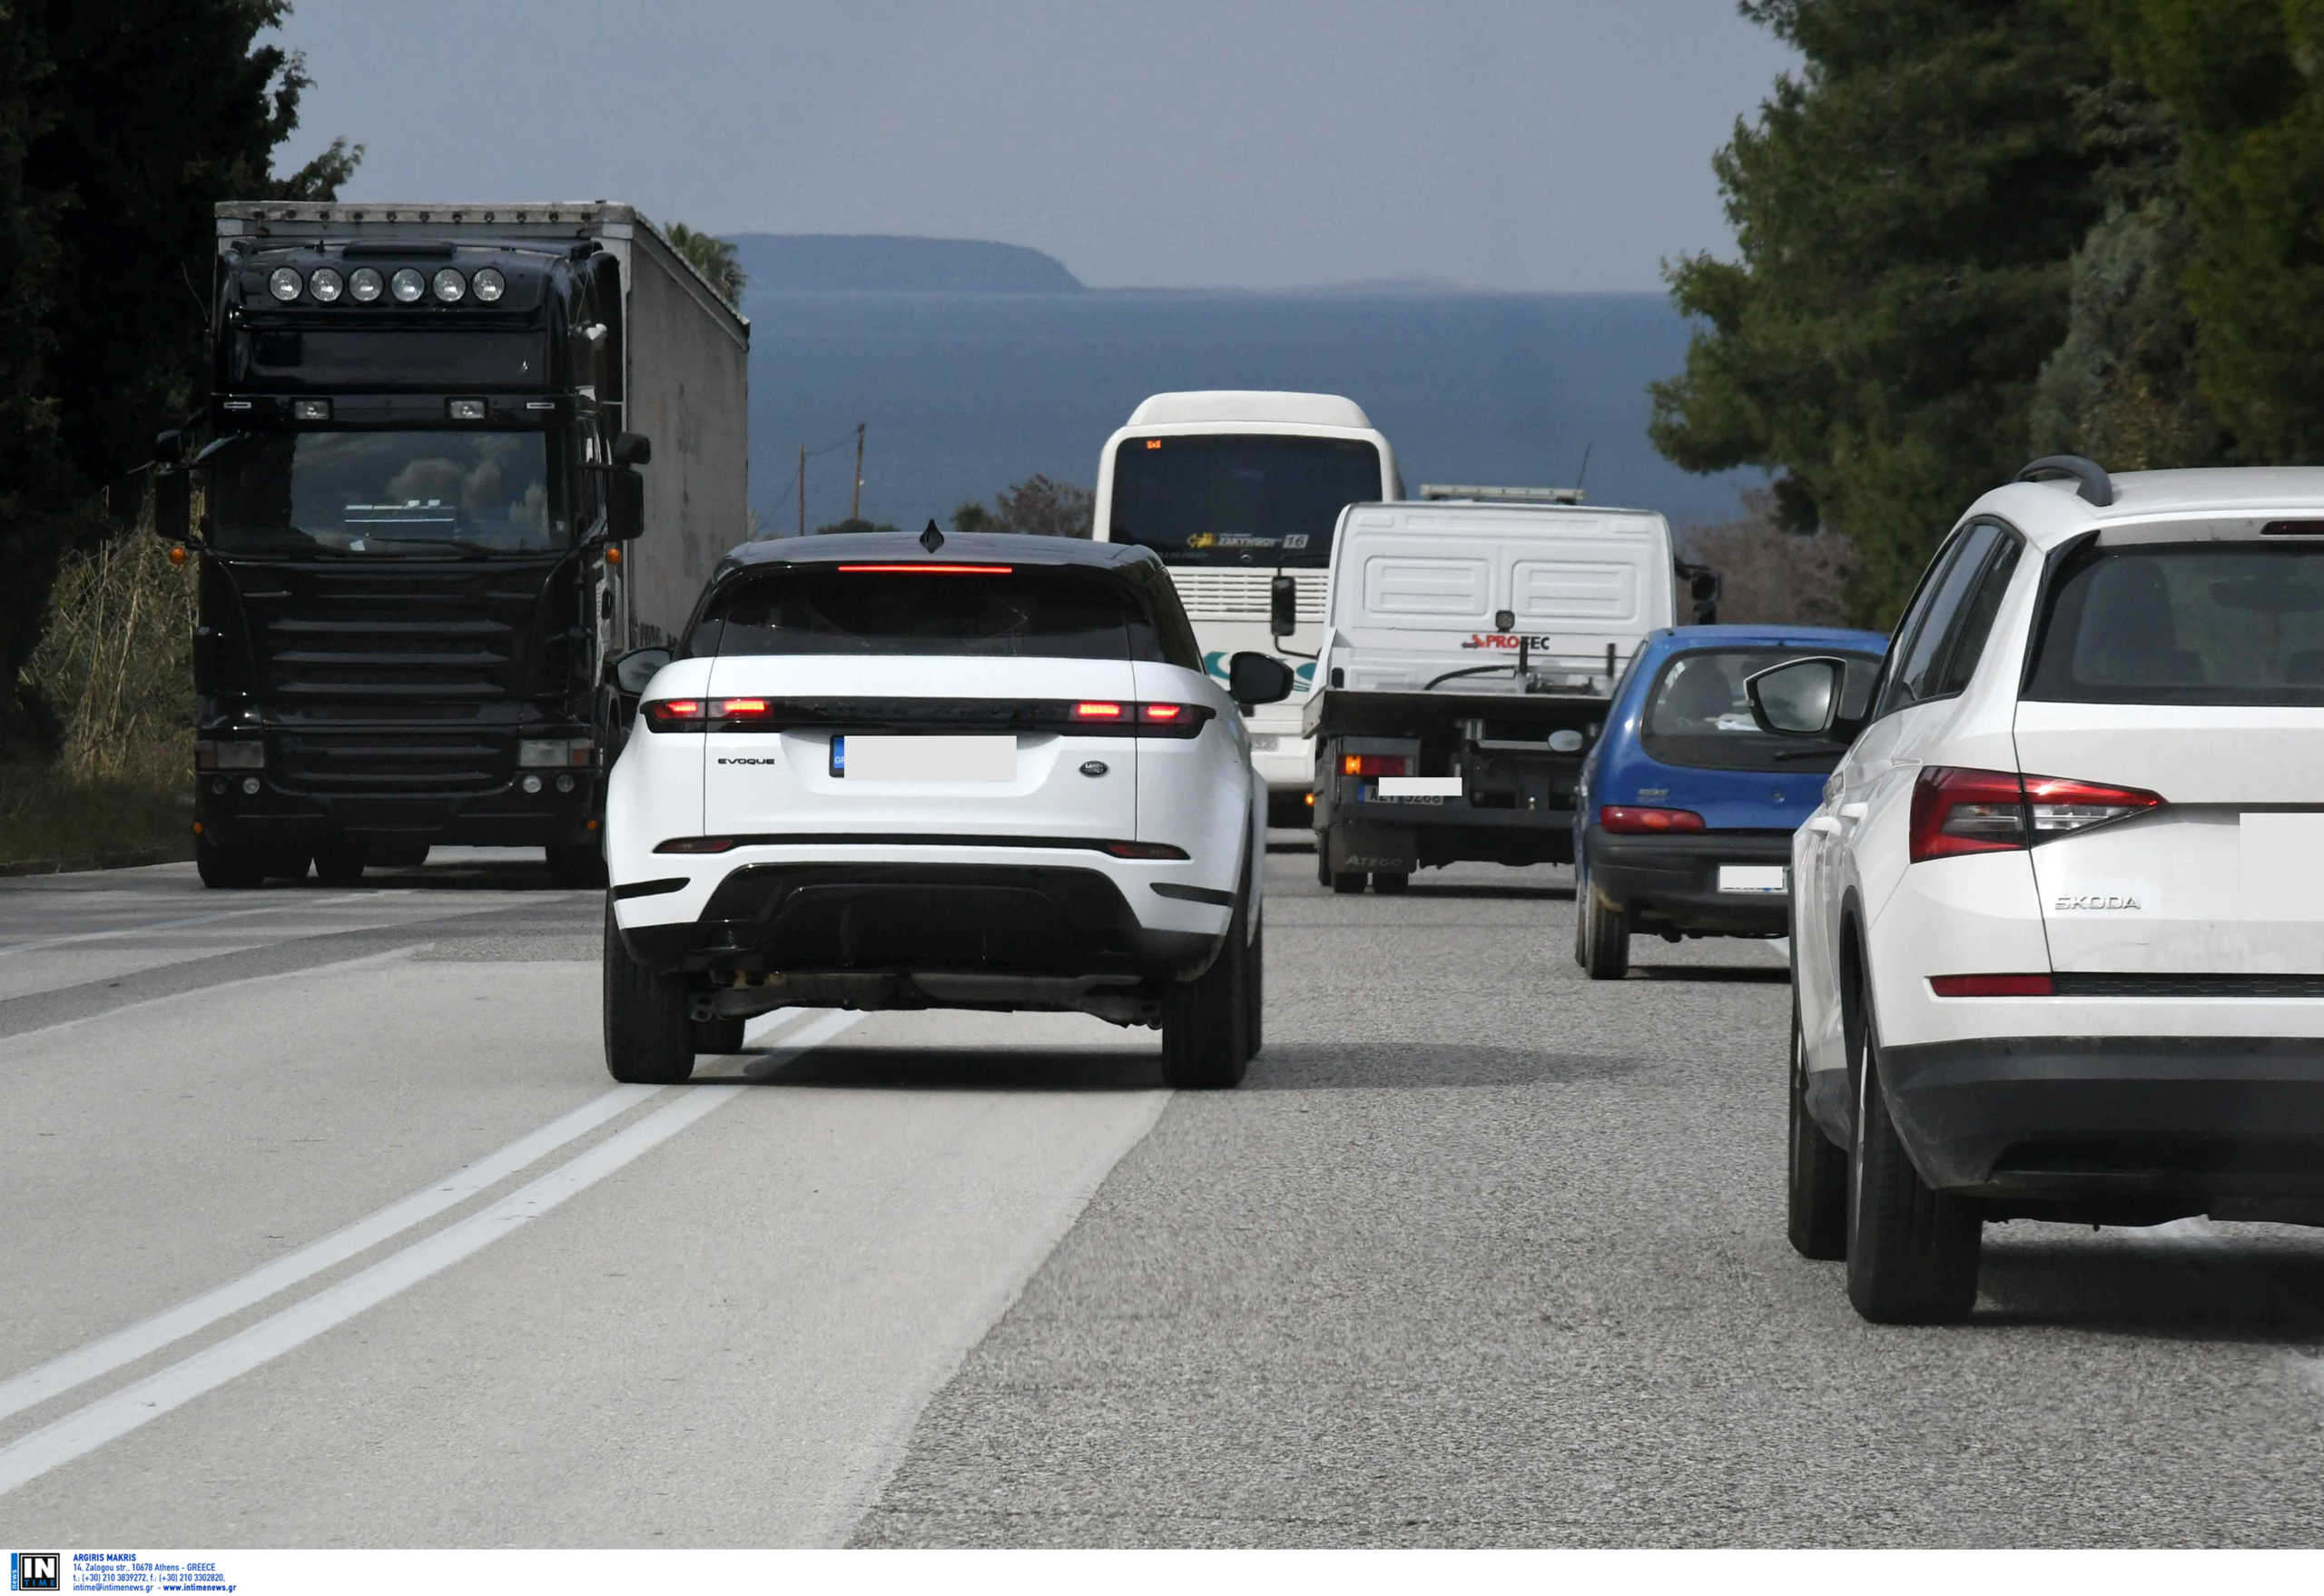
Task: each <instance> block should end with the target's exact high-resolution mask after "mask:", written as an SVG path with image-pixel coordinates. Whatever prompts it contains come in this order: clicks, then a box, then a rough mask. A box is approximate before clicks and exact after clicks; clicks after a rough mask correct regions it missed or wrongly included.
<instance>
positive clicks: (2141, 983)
mask: <svg viewBox="0 0 2324 1596" xmlns="http://www.w3.org/2000/svg"><path fill="white" fill-rule="evenodd" d="M1838 673H1839V665H1838V662H1837V661H1833V660H1826V661H1817V660H1797V661H1792V662H1788V663H1787V664H1785V665H1779V666H1777V667H1776V668H1775V669H1772V670H1769V671H1767V672H1765V673H1762V674H1761V675H1758V676H1757V677H1755V678H1753V680H1752V682H1751V684H1750V688H1749V691H1750V695H1751V699H1752V703H1753V706H1754V713H1755V714H1756V715H1757V716H1758V719H1759V721H1760V724H1761V725H1762V726H1763V728H1764V729H1766V730H1768V731H1773V732H1780V733H1786V734H1792V735H1798V736H1807V737H1817V738H1823V739H1826V740H1827V742H1828V743H1832V744H1842V743H1844V744H1846V745H1847V751H1846V755H1845V756H1844V757H1843V758H1842V759H1841V760H1840V762H1839V764H1838V766H1837V769H1835V770H1834V772H1833V773H1832V776H1831V779H1830V781H1829V783H1827V786H1826V788H1825V790H1824V800H1823V803H1822V805H1821V806H1820V807H1819V808H1818V809H1817V811H1816V812H1815V813H1814V814H1813V815H1812V816H1811V817H1810V818H1809V819H1808V821H1807V823H1806V824H1805V825H1804V826H1802V827H1801V829H1800V831H1799V832H1798V834H1797V838H1796V840H1795V842H1794V844H1793V854H1792V868H1793V878H1792V879H1793V886H1792V904H1793V920H1792V932H1793V935H1792V959H1793V974H1794V982H1793V992H1794V1002H1795V1005H1796V1014H1795V1019H1794V1021H1793V1027H1792V1030H1793V1035H1792V1045H1791V1051H1792V1066H1791V1163H1790V1225H1791V1239H1792V1242H1793V1245H1794V1246H1796V1247H1797V1248H1798V1250H1799V1251H1800V1252H1802V1253H1804V1254H1806V1255H1807V1256H1809V1257H1827V1258H1837V1257H1841V1256H1845V1257H1846V1260H1847V1283H1848V1295H1849V1296H1850V1298H1851V1299H1852V1300H1853V1301H1854V1302H1855V1304H1856V1308H1857V1309H1858V1311H1859V1312H1861V1313H1862V1314H1863V1315H1865V1316H1866V1318H1869V1319H1873V1320H1876V1321H1888V1322H1905V1321H1935V1320H1944V1319H1949V1318H1957V1317H1960V1316H1962V1315H1965V1314H1967V1313H1968V1312H1969V1310H1970V1308H1971V1307H1972V1306H1973V1305H1974V1302H1975V1298H1976V1276H1977V1253H1978V1245H1979V1238H1980V1233H1981V1227H1982V1226H1983V1225H1984V1223H1985V1222H1987V1221H1989V1220H1997V1219H2010V1218H2019V1217H2030V1218H2043V1219H2061V1220H2071V1221H2074V1222H2078V1223H2102V1224H2118V1225H2149V1224H2155V1223H2159V1222H2162V1221H2164V1220H2169V1219H2172V1218H2177V1217H2185V1216H2190V1215H2199V1214H2209V1215H2211V1216H2214V1217H2221V1218H2234V1219H2268V1220H2283V1221H2290V1222H2297V1223H2305V1224H2319V1223H2324V470H2319V469H2298V470H2275V469H2242V470H2210V471H2158V472H2148V473H2140V474H2125V475H2122V476H2118V477H2112V478H2110V477H2109V476H2108V475H2107V473H2106V472H2105V471H2103V470H2102V469H2101V468H2099V467H2097V466H2095V465H2093V464H2092V463H2091V462H2090V461H2087V460H2083V459H2079V458H2072V457H2053V458H2050V459H2046V460H2040V461H2036V462H2035V463H2034V464H2033V465H2032V466H2029V467H2028V468H2026V470H2025V472H2024V474H2023V475H2022V476H2021V477H2020V479H2019V480H2018V481H2017V482H2015V483H2013V484H2011V485H2010V486H2008V487H2005V488H1998V489H1996V490H1995V491H1994V492H1992V493H1989V494H1987V495H1986V496H1985V497H1984V498H1981V499H1979V500H1978V501H1977V502H1976V504H1975V505H1974V506H1972V507H1971V508H1970V511H1969V513H1968V515H1967V516H1966V517H1965V518H1964V519H1963V520H1962V522H1961V524H1960V525H1959V526H1958V527H1955V530H1954V532H1953V534H1952V536H1951V537H1948V538H1947V539H1946V541H1945V546H1944V547H1943V548H1942V549H1941V550H1939V552H1938V554H1937V556H1936V558H1935V561H1934V562H1933V563H1932V564H1931V566H1929V569H1928V572H1927V574H1926V575H1925V576H1924V577H1923V578H1922V579H1921V585H1920V587H1919V589H1918V591H1917V592H1916V593H1915V596H1914V597H1913V600H1912V603H1911V604H1910V606H1908V607H1907V609H1906V611H1905V617H1904V619H1903V621H1902V622H1901V623H1900V624H1899V626H1898V627H1897V629H1896V636H1895V638H1894V639H1893V641H1892V643H1891V645H1890V648H1889V652H1888V656H1887V660H1886V665H1884V666H1883V668H1882V673H1881V677H1880V680H1879V683H1878V685H1876V688H1875V691H1874V696H1873V698H1872V700H1871V703H1870V704H1869V706H1868V708H1867V710H1866V719H1865V720H1864V721H1863V722H1861V723H1859V724H1846V722H1842V721H1839V720H1838V719H1837V716H1836V714H1835V713H1834V711H1835V704H1837V698H1836V695H1835V693H1834V688H1835V686H1836V685H1837V680H1838Z"/></svg>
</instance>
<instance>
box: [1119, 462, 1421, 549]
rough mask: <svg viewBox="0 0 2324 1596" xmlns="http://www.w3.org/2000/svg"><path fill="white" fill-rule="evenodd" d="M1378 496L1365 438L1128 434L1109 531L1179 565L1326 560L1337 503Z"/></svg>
mask: <svg viewBox="0 0 2324 1596" xmlns="http://www.w3.org/2000/svg"><path fill="white" fill-rule="evenodd" d="M1380 497H1381V486H1380V450H1379V448H1378V447H1377V446H1376V445H1374V444H1371V443H1367V442H1365V441H1364V440H1363V439H1362V438H1287V437H1284V436H1282V435H1280V434H1270V433H1210V434H1204V435H1201V436H1196V437H1189V438H1125V439H1123V440H1122V444H1121V447H1120V448H1119V449H1118V450H1117V451H1116V454H1115V457H1114V499H1113V514H1112V517H1111V524H1110V526H1109V527H1108V534H1107V535H1108V537H1111V538H1112V539H1113V541H1115V542H1116V543H1141V544H1144V545H1145V546H1146V547H1148V548H1150V549H1152V550H1154V552H1155V553H1157V554H1158V555H1160V556H1161V557H1162V558H1163V561H1164V562H1165V563H1166V564H1168V565H1174V566H1327V565H1329V564H1330V563H1331V558H1332V528H1333V527H1334V526H1335V525H1336V524H1337V523H1338V521H1339V517H1340V511H1341V510H1342V509H1344V507H1347V506H1349V505H1351V504H1356V503H1360V502H1364V501H1367V500H1371V499H1376V498H1380Z"/></svg>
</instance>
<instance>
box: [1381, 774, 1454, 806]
mask: <svg viewBox="0 0 2324 1596" xmlns="http://www.w3.org/2000/svg"><path fill="white" fill-rule="evenodd" d="M1378 795H1379V796H1380V797H1383V798H1388V799H1396V798H1401V799H1403V800H1405V801H1406V802H1407V803H1409V802H1411V801H1413V800H1414V799H1418V800H1421V801H1423V802H1424V803H1443V802H1444V800H1446V799H1447V798H1458V797H1459V796H1460V795H1461V778H1460V777H1459V776H1382V777H1381V778H1380V787H1379V794H1378Z"/></svg>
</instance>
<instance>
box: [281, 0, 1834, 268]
mask: <svg viewBox="0 0 2324 1596" xmlns="http://www.w3.org/2000/svg"><path fill="white" fill-rule="evenodd" d="M283 36H284V39H285V41H286V42H287V43H288V44H290V45H291V47H292V48H294V49H298V50H301V51H304V52H305V54H306V56H307V65H308V70H309V71H310V73H311V74H313V76H314V79H315V84H314V87H313V88H312V89H310V91H309V92H308V94H307V97H306V100H305V103H304V105H303V107H302V110H301V114H300V123H301V126H300V132H299V133H298V134H297V135H296V136H295V138H294V140H293V142H292V143H291V146H290V147H289V149H288V150H287V151H286V152H285V154H286V157H287V158H288V159H289V161H291V162H292V163H295V162H296V161H300V160H303V159H305V157H306V156H308V155H309V154H311V153H313V152H314V151H315V150H317V149H319V148H320V147H321V146H322V145H323V144H324V143H328V142H329V140H330V137H331V136H332V135H333V134H336V133H345V134H347V135H349V136H350V138H353V139H355V140H356V141H358V142H359V143H363V144H364V145H365V146H366V147H367V153H366V155H365V157H364V161H363V165H362V167H361V169H360V170H359V172H357V174H356V177H355V181H354V183H353V185H352V186H351V187H350V189H349V191H348V192H347V197H348V198H350V199H366V200H388V199H400V200H436V199H503V200H507V199H536V200H537V199H615V200H626V201H629V202H633V203H635V204H637V205H639V206H642V207H643V208H645V210H646V211H647V212H650V213H652V214H653V215H655V216H656V217H657V218H663V219H672V220H679V221H684V222H690V223H692V224H694V225H695V226H698V227H704V228H707V229H710V230H711V231H714V232H888V233H925V234H932V235H937V236H944V237H960V238H983V239H998V240H1000V241H1006V242H1009V243H1019V244H1030V245H1032V246H1033V247H1035V248H1036V249H1040V250H1046V251H1049V253H1051V254H1053V255H1056V256H1057V257H1058V258H1059V259H1060V260H1062V261H1064V262H1065V263H1066V264H1067V265H1068V267H1070V268H1071V269H1072V270H1073V271H1075V272H1076V273H1077V274H1078V275H1079V276H1080V277H1081V279H1082V280H1083V281H1086V282H1088V283H1091V284H1093V285H1098V286H1107V287H1113V286H1124V285H1157V286H1173V287H1177V286H1188V287H1191V286H1236V287H1254V288H1257V287H1280V286H1288V285H1293V284H1304V283H1325V282H1344V281H1358V280H1370V279H1379V278H1396V277H1436V278H1447V279H1451V280H1453V281H1459V282H1462V283H1468V284H1473V285H1477V286H1484V287H1495V288H1519V289H1571V290H1598V289H1650V288H1655V287H1657V286H1658V285H1659V264H1658V263H1659V261H1660V260H1661V259H1662V258H1663V257H1665V256H1669V255H1674V254H1678V253H1680V252H1683V251H1690V250H1697V249H1705V248H1709V249H1718V250H1723V249H1725V248H1727V247H1728V230H1727V225H1726V220H1725V218H1724V216H1723V215H1722V214H1721V213H1720V211H1719V206H1718V191H1717V189H1716V186H1715V185H1714V183H1713V182H1712V179H1711V175H1710V168H1709V157H1710V153H1711V151H1712V150H1713V149H1714V148H1716V147H1717V146H1718V144H1719V143H1722V142H1724V141H1725V139H1726V137H1727V135H1728V130H1729V129H1730V128H1731V127H1732V125H1733V123H1734V121H1735V118H1736V117H1737V116H1738V114H1742V113H1747V112H1748V111H1750V110H1751V109H1752V108H1753V107H1755V106H1756V105H1757V104H1758V102H1759V100H1760V99H1761V98H1762V97H1763V96H1764V95H1765V94H1766V93H1767V91H1768V84H1770V82H1771V81H1772V80H1773V78H1774V76H1775V74H1777V73H1778V72H1780V71H1782V70H1784V69H1785V68H1786V67H1787V65H1788V64H1790V59H1789V56H1788V54H1787V52H1786V51H1785V50H1783V49H1782V48H1781V47H1780V46H1779V45H1778V44H1777V43H1776V42H1775V41H1774V40H1773V39H1771V38H1770V37H1769V36H1768V35H1767V34H1765V33H1763V32H1762V31H1761V30H1759V29H1758V28H1756V27H1753V26H1750V25H1747V24H1746V23H1744V22H1743V21H1742V20H1741V19H1740V18H1738V16H1737V15H1735V7H1734V5H1733V3H1732V0H1440V3H1436V4H1427V5H1423V4H1395V3H1391V0H1139V3H1136V4H1127V3H1118V0H976V3H974V4H966V3H953V4H946V3H943V0H785V3H783V4H781V5H753V4H748V3H746V0H651V3H649V4H638V3H637V0H624V3H622V4H601V3H594V0H489V3H487V4H478V3H477V0H468V3H467V4H462V5H448V4H445V3H443V0H400V3H398V0H298V5H297V9H296V11H295V12H294V13H293V15H291V18H290V20H289V22H288V24H287V25H286V26H285V28H284V30H283Z"/></svg>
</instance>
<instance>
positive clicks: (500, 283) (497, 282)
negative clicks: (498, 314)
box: [468, 266, 508, 305]
mask: <svg viewBox="0 0 2324 1596" xmlns="http://www.w3.org/2000/svg"><path fill="white" fill-rule="evenodd" d="M468 286H469V287H470V288H472V289H474V290H476V297H477V300H478V303H480V304H486V305H491V304H497V303H498V302H499V300H500V296H501V295H502V294H505V293H507V291H508V280H507V278H505V277H503V276H501V275H500V273H499V272H498V271H495V270H494V269H493V268H491V267H489V266H487V267H486V268H485V269H484V270H483V271H479V272H478V273H477V274H476V275H475V276H474V277H472V278H470V279H468Z"/></svg>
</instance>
